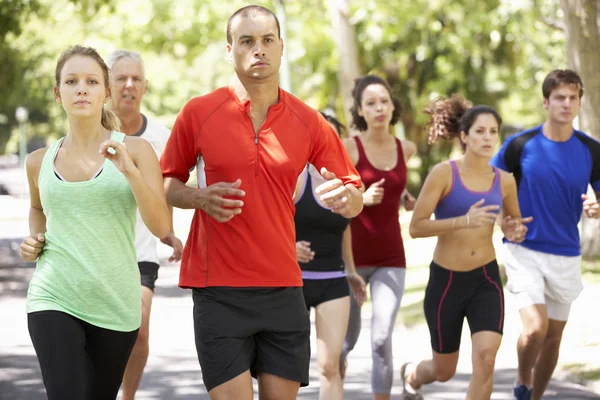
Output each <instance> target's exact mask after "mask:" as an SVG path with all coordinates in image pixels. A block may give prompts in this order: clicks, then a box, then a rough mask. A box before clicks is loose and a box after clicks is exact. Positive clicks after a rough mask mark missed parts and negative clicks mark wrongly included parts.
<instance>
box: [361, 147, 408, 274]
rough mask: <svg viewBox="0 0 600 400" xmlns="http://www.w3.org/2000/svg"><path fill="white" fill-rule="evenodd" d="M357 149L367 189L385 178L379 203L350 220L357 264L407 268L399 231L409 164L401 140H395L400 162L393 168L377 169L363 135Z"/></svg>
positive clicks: (366, 208)
mask: <svg viewBox="0 0 600 400" xmlns="http://www.w3.org/2000/svg"><path fill="white" fill-rule="evenodd" d="M354 140H355V141H356V147H357V149H358V163H357V164H356V169H357V170H358V173H359V174H360V177H361V179H362V181H363V184H364V185H365V188H368V187H369V186H371V185H372V184H373V183H375V182H378V181H380V180H381V179H382V178H383V179H385V182H384V184H383V189H384V194H383V200H382V202H381V203H380V204H377V205H375V206H371V207H365V208H363V211H362V212H361V213H360V214H359V215H358V216H357V217H355V218H354V219H353V220H352V222H351V229H352V253H353V255H354V263H355V264H356V266H357V267H403V268H404V267H406V256H405V255H404V243H403V242H402V233H401V232H400V221H399V216H400V215H399V213H400V202H401V197H402V193H404V189H406V179H407V178H406V164H405V163H404V153H403V152H402V143H401V142H400V140H398V139H396V146H397V148H398V162H397V164H396V166H395V167H394V168H393V169H392V170H390V171H382V170H379V169H377V168H375V167H374V166H373V165H372V164H371V163H370V162H369V160H368V159H367V155H366V153H365V149H364V147H363V145H362V142H361V141H360V138H359V137H357V136H355V137H354Z"/></svg>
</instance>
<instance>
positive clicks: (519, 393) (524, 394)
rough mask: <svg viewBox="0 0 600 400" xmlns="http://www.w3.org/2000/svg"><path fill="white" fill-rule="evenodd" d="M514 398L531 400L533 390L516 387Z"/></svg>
mask: <svg viewBox="0 0 600 400" xmlns="http://www.w3.org/2000/svg"><path fill="white" fill-rule="evenodd" d="M513 396H514V400H531V388H530V387H527V386H525V385H515V386H514V387H513Z"/></svg>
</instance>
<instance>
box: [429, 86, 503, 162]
mask: <svg viewBox="0 0 600 400" xmlns="http://www.w3.org/2000/svg"><path fill="white" fill-rule="evenodd" d="M424 112H425V113H426V114H429V115H431V119H430V120H429V122H428V123H427V125H426V127H429V137H428V140H427V141H428V143H429V144H433V143H435V142H436V141H437V140H438V138H440V137H441V138H444V139H448V140H452V139H454V138H455V137H459V136H460V133H461V132H464V133H465V134H467V135H468V134H469V129H471V126H472V125H473V123H474V122H475V120H476V119H477V117H479V116H480V115H482V114H491V115H492V116H493V117H494V118H495V119H496V122H497V123H498V128H500V127H501V126H502V117H500V114H498V112H497V111H496V110H494V109H493V108H492V107H490V106H486V105H477V106H475V107H473V103H471V102H470V101H469V100H467V99H465V98H464V97H462V96H459V95H456V94H454V95H452V96H451V97H450V98H448V99H445V98H443V97H439V98H437V99H435V100H434V101H432V102H431V104H430V105H429V106H428V107H427V108H425V110H424ZM460 146H461V147H462V149H463V151H464V150H465V149H466V147H467V146H466V145H465V144H464V143H463V142H462V141H461V142H460Z"/></svg>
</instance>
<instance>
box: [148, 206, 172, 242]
mask: <svg viewBox="0 0 600 400" xmlns="http://www.w3.org/2000/svg"><path fill="white" fill-rule="evenodd" d="M149 229H150V231H151V232H152V234H153V235H154V236H156V237H157V238H161V239H162V238H164V237H166V236H168V235H169V234H170V233H171V215H170V214H169V209H168V208H167V206H166V205H165V207H164V212H163V213H162V215H161V216H160V217H159V218H157V219H156V221H155V223H154V224H152V228H150V227H149Z"/></svg>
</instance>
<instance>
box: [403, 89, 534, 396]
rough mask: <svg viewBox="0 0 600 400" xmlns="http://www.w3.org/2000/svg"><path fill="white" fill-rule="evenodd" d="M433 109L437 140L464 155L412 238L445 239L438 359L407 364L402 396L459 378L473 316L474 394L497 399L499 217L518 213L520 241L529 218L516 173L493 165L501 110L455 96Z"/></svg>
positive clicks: (431, 307)
mask: <svg viewBox="0 0 600 400" xmlns="http://www.w3.org/2000/svg"><path fill="white" fill-rule="evenodd" d="M425 112H426V113H427V114H429V115H431V121H430V124H429V126H430V128H429V143H430V144H433V143H435V142H436V141H437V140H438V139H439V138H440V137H441V138H444V139H449V140H451V139H453V138H455V137H458V138H459V139H460V144H461V146H462V148H463V151H464V155H463V156H462V157H461V158H459V159H457V160H452V161H445V162H442V163H440V164H438V165H436V166H435V167H434V168H433V169H432V170H431V172H430V173H429V175H428V176H427V179H426V180H425V183H424V185H423V188H422V189H421V193H420V194H419V197H418V199H417V202H416V204H415V209H414V213H413V216H412V220H411V223H410V234H411V236H412V237H414V238H418V237H431V236H437V237H438V242H437V245H436V248H435V251H434V255H433V262H432V263H431V266H430V275H429V283H428V284H427V289H426V292H425V302H424V308H425V316H426V319H427V325H428V326H429V331H430V334H431V347H432V350H433V357H432V359H429V360H424V361H421V362H420V363H419V364H418V365H416V364H413V363H406V364H404V365H403V366H402V369H401V376H402V381H403V386H404V390H403V397H402V398H403V399H405V400H408V399H411V400H412V399H422V398H423V397H422V395H421V393H420V388H421V386H422V385H425V384H428V383H432V382H435V381H439V382H445V381H447V380H449V379H450V378H452V376H454V373H455V372H456V365H457V362H458V353H459V347H460V339H461V332H462V327H463V321H464V319H465V317H466V318H467V321H468V323H469V327H470V329H471V340H472V348H473V357H472V360H473V374H472V376H471V382H470V384H469V389H468V391H467V395H466V398H467V399H468V400H475V399H477V400H484V399H486V400H489V399H490V396H491V394H492V387H493V374H494V363H495V359H496V353H497V351H498V348H499V347H500V342H501V340H502V328H503V324H504V296H503V291H502V282H501V281H500V273H499V270H498V263H497V262H496V254H495V251H494V245H493V243H492V233H493V227H494V222H495V220H496V216H497V214H498V213H499V212H500V211H502V212H503V213H504V215H505V216H506V218H507V220H508V219H509V218H511V219H512V222H513V223H512V224H511V226H512V229H507V230H506V232H505V233H506V234H507V236H509V237H510V240H511V241H517V242H519V241H522V240H523V238H524V234H525V231H526V228H525V226H524V225H523V224H522V223H524V222H528V221H527V220H526V219H521V212H520V210H519V204H518V200H517V188H516V184H515V179H514V178H513V176H512V175H510V174H508V173H505V172H504V171H501V170H499V169H497V168H495V167H491V166H490V165H489V161H490V159H491V157H492V155H493V154H494V150H495V148H496V144H497V143H498V133H499V130H500V126H501V124H502V119H501V118H500V116H499V115H498V113H497V112H496V110H494V109H493V108H491V107H488V106H475V107H473V106H472V104H471V103H470V102H468V101H467V100H465V99H464V98H462V97H460V96H456V95H454V96H452V97H450V98H449V99H443V98H442V99H437V100H435V101H434V102H433V103H432V104H431V105H430V106H429V108H427V109H426V110H425ZM432 214H435V219H431V215H432Z"/></svg>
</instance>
